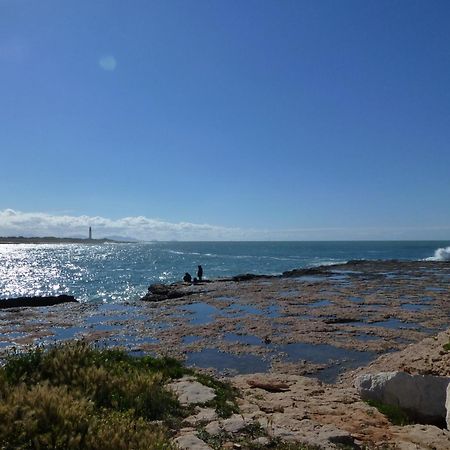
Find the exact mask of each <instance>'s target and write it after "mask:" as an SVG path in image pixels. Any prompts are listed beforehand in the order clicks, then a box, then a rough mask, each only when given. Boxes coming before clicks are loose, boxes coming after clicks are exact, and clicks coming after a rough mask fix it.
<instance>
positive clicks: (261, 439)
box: [251, 436, 270, 447]
mask: <svg viewBox="0 0 450 450" xmlns="http://www.w3.org/2000/svg"><path fill="white" fill-rule="evenodd" d="M251 443H252V444H253V445H257V446H261V447H265V446H267V445H269V444H270V440H269V438H266V437H265V436H261V437H259V438H256V439H253V441H252V442H251Z"/></svg>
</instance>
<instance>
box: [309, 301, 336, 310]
mask: <svg viewBox="0 0 450 450" xmlns="http://www.w3.org/2000/svg"><path fill="white" fill-rule="evenodd" d="M332 304H333V302H331V301H330V300H326V299H324V300H317V301H316V302H314V303H310V304H309V305H307V306H309V307H310V308H320V307H321V306H330V305H332Z"/></svg>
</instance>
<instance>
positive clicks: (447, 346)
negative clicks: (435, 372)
mask: <svg viewBox="0 0 450 450" xmlns="http://www.w3.org/2000/svg"><path fill="white" fill-rule="evenodd" d="M444 350H445V351H446V352H450V341H449V342H448V343H447V344H444Z"/></svg>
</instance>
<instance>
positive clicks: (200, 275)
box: [197, 266, 203, 281]
mask: <svg viewBox="0 0 450 450" xmlns="http://www.w3.org/2000/svg"><path fill="white" fill-rule="evenodd" d="M197 278H198V281H202V279H203V267H202V266H198V270H197Z"/></svg>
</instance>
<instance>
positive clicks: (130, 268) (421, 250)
mask: <svg viewBox="0 0 450 450" xmlns="http://www.w3.org/2000/svg"><path fill="white" fill-rule="evenodd" d="M449 245H450V242H433V241H427V242H425V241H422V242H406V241H402V242H167V243H162V242H155V243H139V244H102V245H87V244H81V245H80V244H48V245H47V244H37V245H36V244H19V245H17V244H15V245H9V244H3V245H0V298H11V297H17V296H24V295H49V294H52V295H56V294H63V293H64V294H71V295H74V296H75V297H76V298H77V299H79V300H81V301H85V302H106V303H120V302H124V301H133V300H137V299H138V298H140V297H141V296H142V295H143V294H145V292H146V291H147V287H148V286H149V284H151V283H154V282H165V283H166V282H173V281H177V280H180V279H181V278H182V276H183V274H184V273H185V272H190V273H191V274H192V275H194V276H195V274H196V268H197V265H198V264H202V265H203V268H204V270H205V276H206V277H209V278H216V277H226V276H231V275H235V274H238V273H248V272H251V273H259V274H263V273H264V274H276V273H281V272H283V271H285V270H290V269H293V268H300V267H309V266H315V265H320V264H333V263H339V262H344V261H348V260H351V259H403V260H418V259H423V258H429V257H433V255H434V254H435V251H436V250H437V249H438V248H444V249H445V248H446V247H448V246H449Z"/></svg>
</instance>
